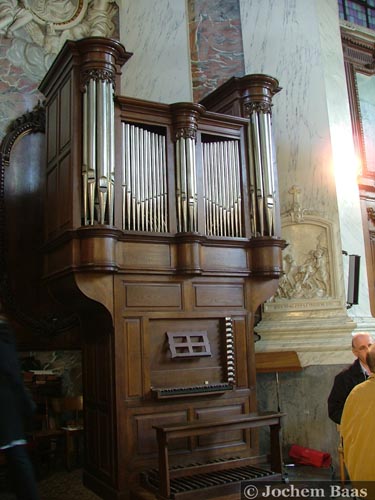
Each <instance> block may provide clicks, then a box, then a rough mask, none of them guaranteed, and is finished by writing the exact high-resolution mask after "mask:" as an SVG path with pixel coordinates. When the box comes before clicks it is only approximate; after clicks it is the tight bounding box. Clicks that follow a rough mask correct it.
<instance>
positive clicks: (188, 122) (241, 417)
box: [40, 38, 285, 499]
mask: <svg viewBox="0 0 375 500" xmlns="http://www.w3.org/2000/svg"><path fill="white" fill-rule="evenodd" d="M130 56H131V54H128V53H127V52H126V51H125V49H124V47H123V46H122V45H121V44H119V43H118V42H115V41H113V40H108V39H102V38H93V39H91V38H88V39H84V40H80V41H78V42H67V44H66V45H65V46H64V47H63V49H62V51H61V52H60V54H59V55H58V56H57V59H56V61H55V63H54V64H53V65H52V67H51V69H50V71H49V72H48V73H47V75H46V77H45V78H44V80H43V82H42V83H41V85H40V89H41V91H42V92H43V93H44V94H45V95H46V99H47V100H46V102H47V116H51V118H50V121H49V126H48V129H47V130H48V132H47V134H48V136H47V144H48V148H47V158H48V162H49V167H48V169H47V179H48V178H50V179H49V181H50V188H49V189H48V190H47V206H50V207H53V208H54V210H56V213H54V214H53V215H52V216H51V219H50V220H49V222H48V223H47V231H46V234H47V241H46V244H45V247H44V248H45V254H44V256H45V259H44V261H45V276H44V279H45V280H46V282H47V283H48V284H49V287H50V289H51V292H52V293H53V294H54V295H55V296H56V297H57V298H58V299H59V300H60V301H62V302H63V303H64V304H66V305H67V306H69V307H71V308H72V309H74V310H76V311H77V312H78V313H79V315H80V319H81V326H82V338H83V352H84V358H83V359H84V384H85V388H84V392H85V416H86V424H85V429H86V463H85V471H84V481H85V484H86V485H87V486H88V487H90V488H91V489H93V490H94V491H96V492H97V493H99V494H101V495H102V496H103V497H105V498H116V499H117V498H118V499H120V498H131V499H136V498H139V499H142V498H145V499H146V498H152V496H154V497H155V498H156V497H157V498H164V499H168V498H193V497H196V496H197V495H200V496H199V498H216V497H217V496H221V497H223V498H225V495H227V494H228V495H230V494H232V493H233V492H238V491H239V487H240V483H241V480H243V479H244V478H245V477H249V478H252V479H254V478H255V479H257V478H258V479H259V478H264V477H268V476H269V475H271V476H273V477H279V476H280V475H281V457H280V446H279V440H278V439H279V438H278V432H279V428H280V419H281V414H279V413H277V412H276V413H275V412H270V413H267V414H259V413H258V412H257V403H256V393H255V382H256V380H255V362H254V358H255V355H254V341H253V323H254V315H255V312H256V310H257V308H258V307H259V305H260V304H261V303H262V302H264V301H265V300H266V299H267V298H269V297H270V296H272V294H273V293H274V292H275V290H276V289H277V285H278V278H279V276H280V275H281V272H282V268H281V262H282V259H281V251H282V249H283V248H284V245H285V242H284V241H283V240H281V239H280V237H279V235H278V217H279V214H278V211H279V206H278V195H277V179H276V172H275V169H274V164H275V162H274V159H273V156H272V154H273V153H272V148H271V142H270V138H271V130H270V116H269V115H270V102H271V99H272V96H273V94H274V93H276V92H277V91H278V87H277V81H276V80H275V79H272V78H270V77H264V78H263V79H262V78H261V75H255V77H254V78H252V77H251V75H250V76H247V77H244V80H241V82H242V84H241V85H242V87H243V88H244V89H246V92H245V91H244V92H243V94H244V95H238V96H237V97H236V99H237V100H238V102H240V101H241V102H240V104H241V106H240V104H238V109H243V108H244V106H243V105H242V104H243V103H242V101H243V100H244V99H245V101H246V103H247V105H246V110H247V111H246V113H245V114H243V115H242V116H234V115H232V116H230V115H223V114H220V113H217V112H216V110H215V112H213V111H209V110H208V108H207V107H206V106H203V105H202V104H195V103H176V104H171V105H166V104H160V103H153V102H148V101H143V100H139V99H129V98H126V97H121V96H118V95H116V89H117V88H118V83H119V76H120V69H121V67H122V66H123V64H124V63H125V62H126V60H127V59H128V58H129V57H130ZM68 89H69V90H68ZM254 89H255V90H254ZM230 90H231V91H233V88H230ZM259 90H261V92H259ZM59 100H60V101H62V100H64V102H65V103H66V106H68V102H69V103H70V109H69V110H68V109H65V107H64V108H62V107H61V106H60V105H56V102H60V101H59ZM65 120H68V121H69V126H68V128H67V129H64V130H62V129H61V124H62V123H64V121H65ZM52 172H53V173H52ZM62 172H66V173H68V175H66V176H65V175H62V174H61V173H62ZM47 183H48V180H47ZM47 210H48V209H47ZM264 425H266V426H270V429H271V433H270V434H271V455H270V457H271V460H270V468H269V469H265V470H263V469H262V470H261V469H257V468H254V463H256V461H257V459H258V457H257V455H258V446H257V444H258V443H257V432H256V428H257V427H260V426H264ZM192 464H195V465H194V466H192ZM239 468H240V469H241V471H242V472H241V473H239V472H238V471H239ZM228 469H230V470H231V471H234V470H236V471H237V474H239V475H237V476H236V474H234V475H233V476H231V477H232V478H233V480H231V481H229V482H228V477H229V476H230V475H231V474H232V472H231V473H230V474H229V473H227V475H225V474H226V473H225V471H227V470H228ZM220 471H223V472H222V474H223V478H222V480H218V482H217V484H216V486H215V488H212V482H210V479H209V477H210V474H219V473H221V472H220ZM198 473H199V474H202V475H203V476H204V478H205V479H204V481H203V482H199V481H198V482H197V481H196V479H194V478H195V477H196V474H198ZM228 474H229V475H228ZM244 474H245V475H244ZM185 475H186V477H185ZM240 478H242V479H240ZM183 485H185V486H183ZM186 485H187V486H186ZM150 495H151V496H150Z"/></svg>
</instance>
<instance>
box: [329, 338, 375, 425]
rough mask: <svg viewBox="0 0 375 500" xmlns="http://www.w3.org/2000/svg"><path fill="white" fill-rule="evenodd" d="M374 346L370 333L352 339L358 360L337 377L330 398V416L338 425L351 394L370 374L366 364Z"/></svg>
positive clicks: (353, 350)
mask: <svg viewBox="0 0 375 500" xmlns="http://www.w3.org/2000/svg"><path fill="white" fill-rule="evenodd" d="M371 345H372V338H371V335H370V334H369V333H363V332H361V333H356V334H355V335H353V338H352V352H353V354H354V356H356V358H357V359H356V360H355V361H354V363H353V364H352V365H350V366H349V367H348V368H345V369H344V370H343V371H341V372H340V373H339V374H338V375H336V377H335V381H334V383H333V387H332V390H331V393H330V395H329V397H328V415H329V418H330V419H331V420H333V421H334V422H335V423H336V424H340V421H341V415H342V412H343V409H344V404H345V401H346V398H347V397H348V396H349V393H350V392H351V390H352V389H353V387H355V386H356V385H357V384H360V383H361V382H364V381H365V380H366V379H367V377H368V376H369V374H370V370H369V368H368V366H367V363H366V355H367V352H368V350H369V348H370V346H371Z"/></svg>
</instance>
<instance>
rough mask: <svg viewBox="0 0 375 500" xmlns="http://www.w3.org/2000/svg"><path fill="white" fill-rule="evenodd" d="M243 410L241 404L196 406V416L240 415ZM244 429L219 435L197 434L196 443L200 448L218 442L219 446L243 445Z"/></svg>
mask: <svg viewBox="0 0 375 500" xmlns="http://www.w3.org/2000/svg"><path fill="white" fill-rule="evenodd" d="M243 412H244V409H243V405H241V404H238V405H229V406H225V407H223V406H218V407H216V408H215V407H213V408H196V409H195V414H196V418H198V419H199V420H212V419H215V418H224V417H225V416H233V415H241V414H242V413H243ZM246 434H248V433H246V431H230V432H226V433H225V434H220V435H219V436H217V435H215V434H209V435H207V436H198V440H197V445H198V447H200V448H206V447H207V446H214V445H216V446H217V445H218V444H220V445H221V446H225V445H227V446H233V445H238V444H242V445H245V441H246Z"/></svg>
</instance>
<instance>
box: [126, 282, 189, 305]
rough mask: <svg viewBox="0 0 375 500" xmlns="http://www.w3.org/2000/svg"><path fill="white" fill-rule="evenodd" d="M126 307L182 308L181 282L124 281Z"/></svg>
mask: <svg viewBox="0 0 375 500" xmlns="http://www.w3.org/2000/svg"><path fill="white" fill-rule="evenodd" d="M124 290H125V299H124V305H125V307H126V308H129V309H131V308H134V309H140V310H144V309H150V310H154V309H155V308H158V309H159V310H160V309H181V307H182V296H181V285H180V284H179V283H171V284H168V283H126V282H125V283H124Z"/></svg>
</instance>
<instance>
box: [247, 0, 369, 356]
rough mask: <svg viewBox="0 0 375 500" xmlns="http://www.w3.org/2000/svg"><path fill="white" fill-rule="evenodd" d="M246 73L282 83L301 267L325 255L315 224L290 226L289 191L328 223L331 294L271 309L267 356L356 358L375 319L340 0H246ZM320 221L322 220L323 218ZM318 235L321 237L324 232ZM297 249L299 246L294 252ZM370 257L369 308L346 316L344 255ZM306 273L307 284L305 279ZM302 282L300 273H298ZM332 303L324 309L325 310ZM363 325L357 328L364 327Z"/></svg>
mask: <svg viewBox="0 0 375 500" xmlns="http://www.w3.org/2000/svg"><path fill="white" fill-rule="evenodd" d="M240 6H241V20H242V33H243V46H244V59H245V72H246V73H266V74H269V75H271V76H274V77H276V78H277V79H278V80H279V82H280V86H281V87H283V90H282V91H281V92H280V93H279V94H278V95H277V96H276V97H275V99H274V108H273V130H274V136H275V144H276V153H277V163H278V172H279V188H280V200H281V213H282V214H283V218H282V223H283V228H282V236H283V237H284V238H285V239H286V240H287V241H288V239H292V241H288V243H289V244H290V246H289V247H288V248H287V249H286V251H285V252H287V253H288V252H289V253H290V252H292V254H293V255H292V256H295V255H297V256H299V260H300V262H297V264H298V265H299V266H302V265H305V264H306V263H308V259H309V254H310V253H313V252H314V251H316V248H317V238H319V237H320V236H319V234H320V233H319V234H318V233H317V232H316V231H314V230H313V229H312V228H313V227H316V225H314V226H311V227H310V228H309V227H308V224H307V222H308V223H310V222H312V221H311V220H308V221H307V222H306V220H305V222H304V223H303V224H302V225H301V224H300V221H296V220H294V221H291V219H290V212H291V198H290V189H291V188H292V187H293V186H295V185H297V186H298V188H299V190H300V193H301V194H300V196H301V200H303V206H302V207H300V209H303V210H304V213H305V214H310V215H309V216H310V217H311V216H313V217H315V218H316V219H317V220H320V221H322V228H321V229H322V230H323V229H324V226H326V227H329V228H330V229H329V231H328V233H327V234H326V236H327V240H326V244H327V248H328V250H329V253H328V254H327V258H328V259H329V265H330V269H329V272H330V274H329V276H330V277H329V280H330V284H331V288H330V290H329V291H327V290H326V291H324V290H323V291H322V290H321V289H319V290H318V288H319V286H318V285H314V286H315V291H314V293H313V295H314V294H315V295H314V297H308V296H303V294H302V296H299V297H292V298H291V299H290V300H289V299H288V297H287V296H284V297H281V298H280V297H279V298H277V297H276V298H275V299H274V301H271V302H270V303H267V304H265V306H264V314H263V319H262V321H261V323H260V324H259V325H258V326H257V328H256V330H257V331H258V332H259V334H260V335H261V338H262V340H261V341H260V342H258V343H257V349H258V350H264V351H267V350H272V351H273V350H283V349H284V350H297V352H298V354H299V355H300V359H301V363H302V365H303V366H306V365H309V364H317V363H318V364H329V363H345V362H348V354H347V350H348V345H350V334H351V332H352V331H354V330H356V329H357V330H358V329H364V325H365V324H366V327H369V326H370V329H373V328H374V326H373V324H372V321H371V319H370V312H369V305H368V298H367V281H366V270H365V258H364V244H363V234H362V223H361V214H360V207H359V195H358V188H357V183H356V179H355V174H356V170H355V168H356V164H355V158H354V149H353V140H352V133H351V122H350V114H349V107H348V100H347V90H346V81H345V71H344V64H343V56H342V48H341V39H340V31H339V18H338V7H337V2H336V0H315V1H313V2H311V1H308V0H301V1H299V2H294V3H290V2H287V1H278V2H275V1H274V0H266V1H265V2H259V1H257V0H250V1H248V0H246V1H245V0H240ZM314 224H316V222H314ZM318 232H319V231H318ZM291 249H292V250H291ZM343 250H345V251H346V252H348V253H349V254H352V253H354V254H358V255H361V257H362V259H361V266H362V270H361V273H362V274H361V293H360V305H359V306H353V308H352V309H351V310H349V311H347V310H346V282H347V272H348V266H347V262H346V261H345V257H343V256H342V251H343ZM299 277H300V278H301V277H302V279H304V276H303V273H302V274H301V273H300V275H299ZM297 278H298V277H297ZM322 305H323V307H322ZM357 323H358V326H357Z"/></svg>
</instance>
